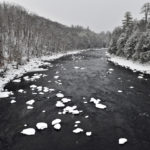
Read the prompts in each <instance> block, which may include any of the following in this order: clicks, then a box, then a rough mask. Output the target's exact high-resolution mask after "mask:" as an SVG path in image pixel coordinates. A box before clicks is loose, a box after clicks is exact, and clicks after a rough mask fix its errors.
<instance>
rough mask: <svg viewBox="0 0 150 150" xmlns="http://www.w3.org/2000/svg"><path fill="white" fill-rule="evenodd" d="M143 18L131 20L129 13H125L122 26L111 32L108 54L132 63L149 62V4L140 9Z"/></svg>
mask: <svg viewBox="0 0 150 150" xmlns="http://www.w3.org/2000/svg"><path fill="white" fill-rule="evenodd" d="M141 14H143V18H142V19H140V20H137V19H133V17H132V14H131V12H126V13H125V16H124V19H123V20H122V26H121V27H116V28H115V29H114V31H113V32H112V37H111V41H110V45H109V53H110V54H114V55H117V56H121V57H125V58H127V59H130V60H133V61H140V62H141V63H146V62H149V61H150V18H149V17H150V3H145V4H144V5H143V6H142V8H141Z"/></svg>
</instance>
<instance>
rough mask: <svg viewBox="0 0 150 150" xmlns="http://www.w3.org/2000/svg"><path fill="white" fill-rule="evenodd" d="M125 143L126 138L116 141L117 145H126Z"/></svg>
mask: <svg viewBox="0 0 150 150" xmlns="http://www.w3.org/2000/svg"><path fill="white" fill-rule="evenodd" d="M127 141H128V140H127V139H126V138H120V139H119V141H118V143H119V144H121V145H122V144H125V143H127Z"/></svg>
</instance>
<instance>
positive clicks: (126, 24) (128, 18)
mask: <svg viewBox="0 0 150 150" xmlns="http://www.w3.org/2000/svg"><path fill="white" fill-rule="evenodd" d="M122 24H123V29H124V30H129V29H130V28H131V27H132V24H133V20H132V15H131V13H130V12H129V11H128V12H126V13H125V15H124V20H122Z"/></svg>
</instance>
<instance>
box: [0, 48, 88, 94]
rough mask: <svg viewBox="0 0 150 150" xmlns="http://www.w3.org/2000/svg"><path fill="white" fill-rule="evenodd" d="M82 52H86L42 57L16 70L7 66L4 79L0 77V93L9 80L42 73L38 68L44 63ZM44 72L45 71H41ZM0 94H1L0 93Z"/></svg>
mask: <svg viewBox="0 0 150 150" xmlns="http://www.w3.org/2000/svg"><path fill="white" fill-rule="evenodd" d="M83 51H87V50H74V51H68V52H66V53H57V54H56V53H55V54H53V55H51V56H43V57H41V58H32V59H31V60H30V61H29V62H28V63H26V64H25V65H22V66H19V68H18V69H16V68H15V67H13V65H11V64H10V65H8V66H7V71H6V72H5V73H4V77H0V92H2V91H3V90H4V89H3V88H4V86H5V85H6V84H7V83H8V82H9V81H11V80H13V79H14V78H15V77H21V76H22V75H23V74H24V73H27V72H32V71H38V70H39V71H42V69H41V68H39V66H41V65H44V61H46V60H47V61H51V60H55V59H59V58H61V57H63V56H67V55H72V54H78V53H81V52H83ZM2 71H3V69H0V72H2ZM43 71H45V70H43ZM0 94H2V93H0Z"/></svg>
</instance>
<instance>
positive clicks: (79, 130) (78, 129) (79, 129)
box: [73, 128, 83, 133]
mask: <svg viewBox="0 0 150 150" xmlns="http://www.w3.org/2000/svg"><path fill="white" fill-rule="evenodd" d="M81 132H83V129H81V128H76V129H74V130H73V133H81Z"/></svg>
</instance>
